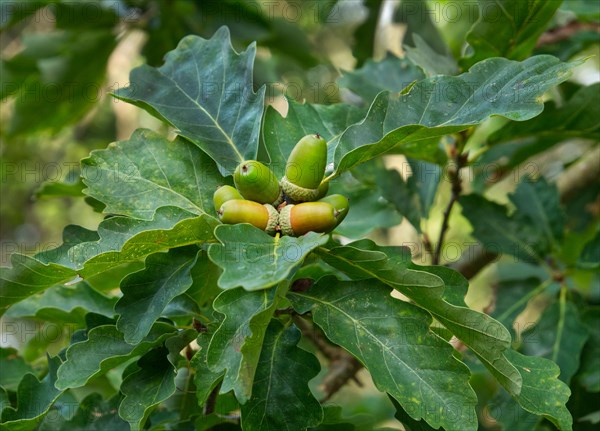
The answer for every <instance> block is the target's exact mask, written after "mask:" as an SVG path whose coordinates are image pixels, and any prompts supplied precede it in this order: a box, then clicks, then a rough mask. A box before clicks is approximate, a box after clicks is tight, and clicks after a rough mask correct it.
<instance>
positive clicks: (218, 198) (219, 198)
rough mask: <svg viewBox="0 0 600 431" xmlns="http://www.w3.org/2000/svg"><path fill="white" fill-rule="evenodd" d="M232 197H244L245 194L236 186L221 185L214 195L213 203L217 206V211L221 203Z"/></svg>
mask: <svg viewBox="0 0 600 431" xmlns="http://www.w3.org/2000/svg"><path fill="white" fill-rule="evenodd" d="M232 199H244V198H243V196H242V195H241V194H240V192H238V191H237V190H236V188H235V187H231V186H221V187H219V188H218V189H217V190H216V191H215V194H214V195H213V204H214V206H215V211H219V209H220V208H221V205H223V204H224V203H225V202H227V201H230V200H232Z"/></svg>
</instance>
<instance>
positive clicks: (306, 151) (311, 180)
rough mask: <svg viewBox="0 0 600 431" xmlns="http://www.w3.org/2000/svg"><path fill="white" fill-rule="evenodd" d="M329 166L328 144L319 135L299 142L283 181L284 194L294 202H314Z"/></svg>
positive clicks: (288, 162) (286, 167)
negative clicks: (327, 165) (326, 166)
mask: <svg viewBox="0 0 600 431" xmlns="http://www.w3.org/2000/svg"><path fill="white" fill-rule="evenodd" d="M326 164H327V142H325V139H323V138H322V137H321V136H320V135H319V134H318V133H317V134H315V135H306V136H305V137H303V138H302V139H300V140H299V141H298V143H297V144H296V146H294V149H293V150H292V152H291V153H290V156H289V157H288V160H287V164H286V166H285V176H284V177H283V178H282V179H281V187H282V188H283V191H284V193H285V194H286V195H287V196H289V197H290V198H291V199H292V200H293V201H296V202H306V201H314V200H315V199H316V198H317V197H318V196H319V190H318V188H319V185H320V184H321V180H322V179H323V174H324V173H325V165H326Z"/></svg>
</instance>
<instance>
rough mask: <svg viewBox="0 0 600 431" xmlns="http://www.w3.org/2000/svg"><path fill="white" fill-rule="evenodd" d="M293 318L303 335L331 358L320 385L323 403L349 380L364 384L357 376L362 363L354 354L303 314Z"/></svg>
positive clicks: (360, 384) (324, 354)
mask: <svg viewBox="0 0 600 431" xmlns="http://www.w3.org/2000/svg"><path fill="white" fill-rule="evenodd" d="M293 319H294V323H295V324H296V326H297V327H298V328H299V329H300V331H302V335H304V336H305V337H307V338H308V339H309V340H311V341H312V343H313V344H314V345H315V347H316V348H317V349H319V351H321V353H322V354H323V356H325V357H326V358H327V359H328V360H329V370H328V372H327V374H326V375H325V377H324V378H323V381H322V382H321V387H320V389H321V390H322V392H323V394H324V396H323V398H322V399H321V402H322V403H323V402H325V401H327V400H328V399H329V398H331V397H332V396H333V394H335V393H336V392H337V391H339V390H340V389H341V388H342V387H343V386H344V385H345V384H346V383H348V381H349V380H354V381H355V382H356V384H357V385H358V386H362V383H361V382H360V381H359V380H358V378H357V377H356V373H358V371H359V370H360V369H361V368H362V364H361V363H360V362H358V360H357V359H356V358H355V357H354V356H352V355H351V354H350V353H348V352H347V351H345V350H344V349H342V348H341V347H339V346H336V345H334V344H331V343H330V342H329V341H328V340H327V339H326V338H325V335H324V334H323V333H322V332H321V331H320V330H319V329H318V328H316V327H315V326H313V325H312V324H311V323H310V322H309V321H308V320H306V319H304V318H303V317H301V316H294V318H293Z"/></svg>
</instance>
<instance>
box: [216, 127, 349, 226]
mask: <svg viewBox="0 0 600 431" xmlns="http://www.w3.org/2000/svg"><path fill="white" fill-rule="evenodd" d="M326 164H327V143H326V142H325V140H324V139H323V138H322V137H321V136H319V134H315V135H306V136H305V137H303V138H302V139H300V140H299V141H298V143H297V144H296V145H295V146H294V149H293V150H292V152H291V153H290V156H289V157H288V160H287V164H286V167H285V176H284V177H283V178H282V179H281V181H279V180H278V179H277V177H276V176H275V174H274V173H273V171H271V169H269V168H268V167H267V166H265V165H264V164H262V163H261V162H258V161H256V160H246V161H244V162H242V163H240V164H239V166H238V167H237V168H236V170H235V172H234V174H233V182H234V183H235V187H231V186H221V187H219V188H218V189H217V190H216V191H215V194H214V196H213V203H214V205H215V210H216V211H217V214H218V215H219V219H220V220H221V222H223V223H226V224H237V223H250V224H251V225H253V226H256V227H257V228H259V229H262V230H264V231H265V232H267V233H268V234H270V235H274V234H275V233H278V232H280V233H281V234H282V235H290V236H301V235H304V234H305V233H307V232H310V231H313V232H321V233H324V232H330V231H332V230H333V229H335V227H336V226H337V225H339V224H340V223H341V222H342V220H344V218H345V217H346V215H347V214H348V208H349V204H348V199H347V198H346V197H345V196H343V195H339V194H335V195H329V196H326V195H327V192H328V189H329V183H327V182H322V181H323V176H324V174H325V166H326Z"/></svg>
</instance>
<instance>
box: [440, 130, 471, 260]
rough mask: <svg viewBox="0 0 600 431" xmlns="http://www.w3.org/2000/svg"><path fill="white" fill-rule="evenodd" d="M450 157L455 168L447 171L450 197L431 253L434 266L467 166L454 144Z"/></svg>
mask: <svg viewBox="0 0 600 431" xmlns="http://www.w3.org/2000/svg"><path fill="white" fill-rule="evenodd" d="M457 139H460V141H461V143H464V141H465V140H466V134H464V133H461V134H460V135H459V138H457ZM451 155H452V156H453V157H452V158H453V160H454V163H455V166H454V167H453V168H452V169H448V177H449V179H450V183H451V195H450V201H449V202H448V205H447V206H446V209H445V210H444V216H443V219H442V227H441V228H440V236H439V238H438V242H437V244H436V246H435V251H434V253H433V258H432V263H433V264H434V265H439V263H440V257H441V254H442V248H443V246H444V237H445V236H446V231H447V230H448V223H449V221H450V214H451V212H452V208H453V207H454V204H455V203H456V202H457V201H458V199H459V198H460V194H461V193H462V184H461V180H460V170H461V169H462V168H463V167H465V165H466V164H467V156H466V155H465V154H461V153H460V151H459V149H457V145H456V143H455V144H454V145H453V147H452V148H451Z"/></svg>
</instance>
